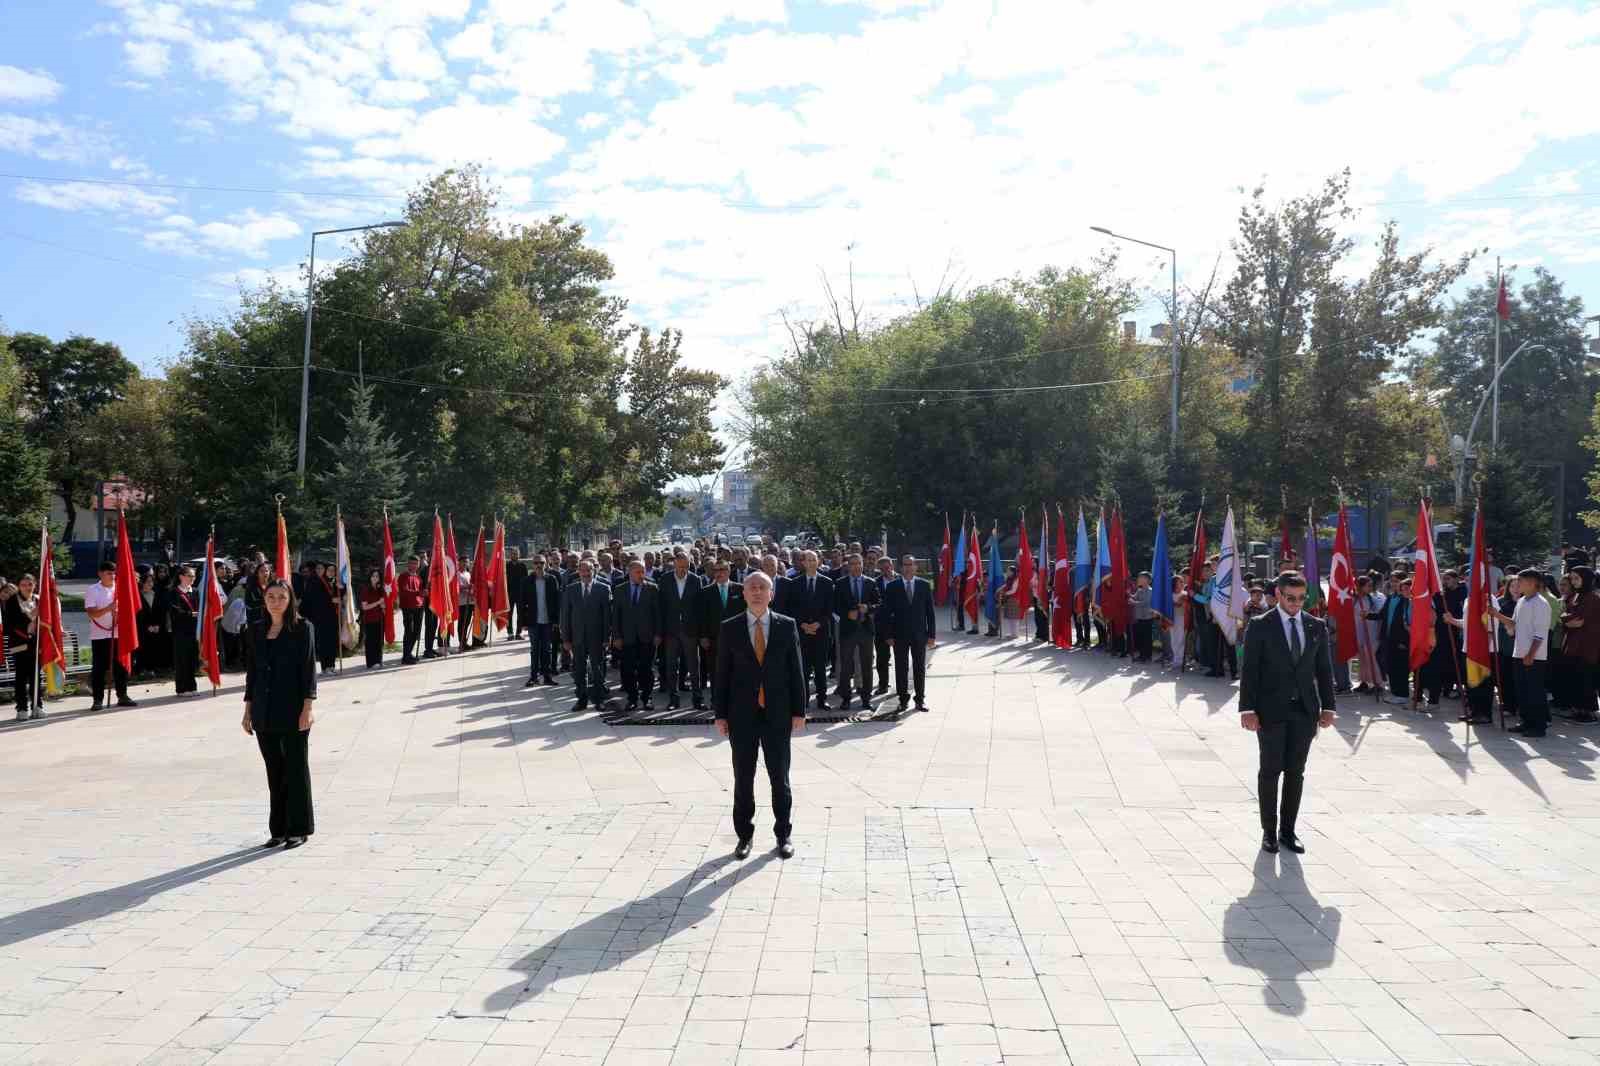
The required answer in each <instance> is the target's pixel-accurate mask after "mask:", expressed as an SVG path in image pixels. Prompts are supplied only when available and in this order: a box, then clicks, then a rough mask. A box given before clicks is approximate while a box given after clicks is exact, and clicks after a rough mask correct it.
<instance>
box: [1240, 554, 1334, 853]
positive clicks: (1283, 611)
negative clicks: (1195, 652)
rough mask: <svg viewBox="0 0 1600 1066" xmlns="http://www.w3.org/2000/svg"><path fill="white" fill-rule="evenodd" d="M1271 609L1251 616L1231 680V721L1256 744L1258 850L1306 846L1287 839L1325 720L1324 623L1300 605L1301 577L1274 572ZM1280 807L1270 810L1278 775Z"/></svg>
mask: <svg viewBox="0 0 1600 1066" xmlns="http://www.w3.org/2000/svg"><path fill="white" fill-rule="evenodd" d="M1277 598H1278V606H1277V607H1276V608H1274V609H1272V610H1270V611H1267V612H1265V613H1263V614H1260V615H1257V616H1256V617H1255V618H1254V619H1252V620H1251V622H1250V624H1249V627H1248V628H1247V629H1246V630H1245V638H1244V671H1243V673H1242V674H1241V675H1240V678H1239V724H1240V725H1241V726H1243V727H1244V728H1245V729H1248V730H1250V731H1251V732H1253V733H1255V735H1256V741H1257V743H1258V745H1259V746H1260V749H1261V766H1260V772H1259V774H1258V775H1257V777H1256V798H1257V800H1258V802H1259V804H1260V807H1261V850H1262V851H1266V852H1273V853H1276V852H1277V850H1278V845H1279V844H1280V843H1281V844H1282V845H1283V846H1284V847H1286V848H1288V849H1289V850H1290V851H1293V852H1296V853H1299V852H1303V851H1305V850H1306V849H1305V848H1304V847H1303V846H1302V845H1301V844H1300V838H1299V837H1297V836H1295V832H1294V828H1295V818H1296V816H1297V815H1298V814H1299V813H1300V795H1301V792H1302V791H1303V790H1304V788H1305V771H1306V756H1307V755H1309V754H1310V753H1311V741H1312V740H1313V739H1314V738H1315V737H1316V735H1317V730H1318V728H1322V729H1326V728H1327V727H1328V726H1330V725H1332V724H1333V658H1332V655H1331V652H1330V650H1329V645H1328V627H1327V624H1326V623H1325V622H1323V621H1322V619H1320V618H1312V617H1311V616H1310V615H1308V614H1306V613H1305V612H1304V611H1302V610H1301V609H1300V608H1301V607H1302V606H1303V605H1304V604H1305V601H1306V579H1305V578H1303V577H1301V576H1300V574H1299V573H1298V572H1297V571H1294V570H1285V571H1283V572H1282V573H1280V574H1279V575H1278V597H1277ZM1279 774H1282V775H1283V809H1282V814H1281V816H1280V814H1279V810H1278V775H1279Z"/></svg>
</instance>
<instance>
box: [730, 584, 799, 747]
mask: <svg viewBox="0 0 1600 1066" xmlns="http://www.w3.org/2000/svg"><path fill="white" fill-rule="evenodd" d="M768 615H769V616H770V618H771V622H770V625H769V626H768V628H767V650H766V654H765V655H764V656H763V658H762V660H761V661H760V662H757V661H756V649H755V645H753V644H751V643H750V625H749V620H748V619H747V618H746V617H745V613H744V612H743V611H740V612H739V613H738V614H736V615H734V616H733V617H731V618H728V619H725V620H724V621H723V623H722V631H721V633H720V634H719V635H718V637H717V672H716V675H715V676H716V682H715V683H714V684H713V685H712V687H711V706H712V707H714V708H715V709H716V715H717V717H718V718H726V719H727V720H728V722H729V724H730V725H732V726H733V727H735V728H738V727H739V726H740V725H745V726H749V725H760V724H762V723H763V722H764V721H772V720H773V719H774V718H775V717H780V718H802V717H804V716H805V713H806V679H805V673H804V670H803V668H802V667H801V665H800V629H799V627H798V626H796V625H795V622H794V619H793V618H790V617H789V616H788V615H783V614H779V613H778V612H777V611H769V612H768ZM762 690H765V696H766V707H765V708H762V707H761V706H760V705H759V704H758V703H757V702H756V698H757V693H758V692H760V691H762ZM785 732H787V729H785Z"/></svg>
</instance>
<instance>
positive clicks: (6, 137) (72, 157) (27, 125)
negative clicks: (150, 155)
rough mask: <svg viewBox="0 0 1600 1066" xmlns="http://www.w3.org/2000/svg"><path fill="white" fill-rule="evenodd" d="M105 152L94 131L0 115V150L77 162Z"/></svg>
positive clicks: (106, 146)
mask: <svg viewBox="0 0 1600 1066" xmlns="http://www.w3.org/2000/svg"><path fill="white" fill-rule="evenodd" d="M109 150H110V142H109V141H108V140H107V139H106V138H105V136H104V135H102V134H100V133H98V132H96V131H94V130H86V129H81V128H79V127H75V126H67V125H64V124H63V123H61V122H58V121H56V120H55V119H53V118H44V119H36V118H30V117H28V116H27V115H16V114H6V113H4V112H0V151H4V152H16V153H18V154H19V155H30V156H34V157H35V158H38V159H49V160H60V161H65V162H73V163H81V162H86V161H87V160H89V159H91V158H93V157H96V156H100V155H104V154H106V153H107V152H108V151H109Z"/></svg>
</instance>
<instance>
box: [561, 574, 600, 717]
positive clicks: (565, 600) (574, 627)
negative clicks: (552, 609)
mask: <svg viewBox="0 0 1600 1066" xmlns="http://www.w3.org/2000/svg"><path fill="white" fill-rule="evenodd" d="M610 636H611V587H610V586H609V585H607V584H606V583H605V582H603V581H600V580H598V579H596V578H595V576H594V563H592V562H590V561H589V560H588V559H585V560H583V561H582V562H580V563H579V564H578V580H577V581H575V582H573V583H572V584H571V585H568V586H567V587H566V589H564V590H563V591H562V594H561V640H562V644H563V646H564V647H565V648H566V649H567V654H569V655H571V656H572V674H573V677H574V678H575V679H576V681H577V683H578V705H577V708H576V709H577V710H580V711H581V710H584V709H585V708H587V707H588V706H589V701H590V700H591V699H593V700H594V701H595V702H596V703H599V702H600V701H602V700H604V699H605V696H606V647H607V645H608V644H609V642H610V641H609V638H610Z"/></svg>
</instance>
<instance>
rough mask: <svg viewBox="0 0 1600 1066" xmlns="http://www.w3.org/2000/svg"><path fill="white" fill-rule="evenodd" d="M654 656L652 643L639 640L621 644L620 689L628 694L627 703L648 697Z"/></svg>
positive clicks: (654, 648)
mask: <svg viewBox="0 0 1600 1066" xmlns="http://www.w3.org/2000/svg"><path fill="white" fill-rule="evenodd" d="M655 657H656V646H655V644H654V643H647V642H645V641H642V640H641V641H635V642H633V643H632V644H627V643H625V644H623V645H622V664H621V670H622V691H624V692H626V693H627V694H628V702H629V703H632V702H633V701H634V700H647V699H649V698H650V690H651V681H652V673H653V671H654V667H655Z"/></svg>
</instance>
